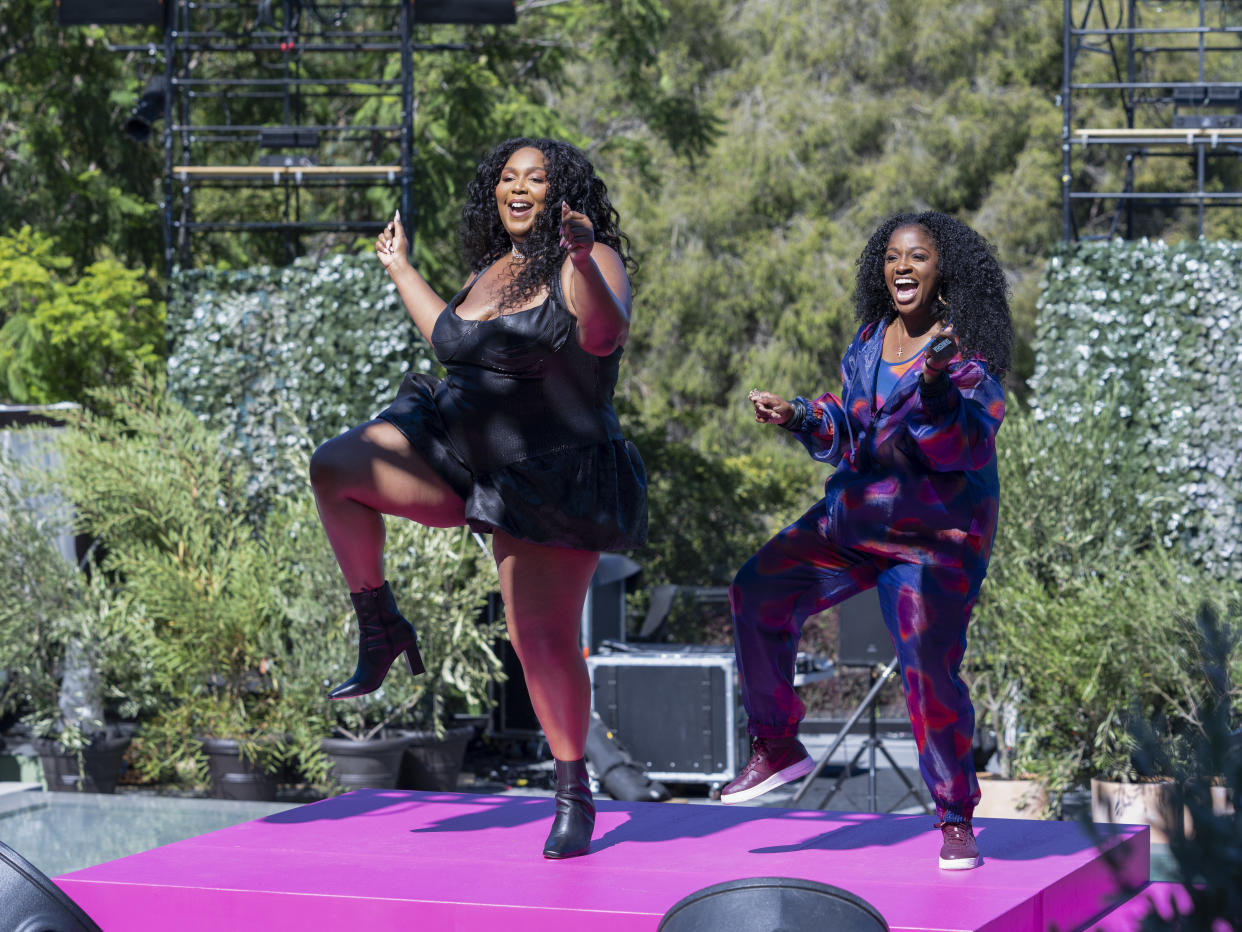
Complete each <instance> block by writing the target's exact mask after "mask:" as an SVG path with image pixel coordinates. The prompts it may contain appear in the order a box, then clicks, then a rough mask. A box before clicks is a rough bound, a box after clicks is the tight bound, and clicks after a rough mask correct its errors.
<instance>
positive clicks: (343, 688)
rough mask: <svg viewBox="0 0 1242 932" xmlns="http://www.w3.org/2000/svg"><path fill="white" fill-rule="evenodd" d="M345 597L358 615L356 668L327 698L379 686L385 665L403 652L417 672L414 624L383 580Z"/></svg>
mask: <svg viewBox="0 0 1242 932" xmlns="http://www.w3.org/2000/svg"><path fill="white" fill-rule="evenodd" d="M349 598H350V600H351V601H352V602H353V603H354V614H356V615H357V616H358V634H359V637H358V668H357V669H356V670H354V675H353V676H351V677H350V678H349V679H347V680H346V681H345V682H344V683H342V684H341V685H340V686H337V687H336V688H335V689H333V690H332V691H331V692H330V693H328V698H329V699H350V698H353V697H354V696H365V695H366V694H367V693H369V692H374V691H375V690H377V689H379V687H380V684H381V683H383V682H384V677H385V676H387V675H388V668H389V667H391V666H392V662H393V661H394V660H396V659H397V657H399V656H400V655H401V654H403V653H404V654H405V662H406V664H407V665H408V666H409V668H410V672H411V673H412V674H414V675H415V676H417V675H418V674H420V673H422V672H423V671H424V670H425V669H426V668H425V667H424V666H423V658H422V655H421V654H419V652H418V635H416V634H415V633H414V626H413V625H412V624H410V623H409V622H408V621H406V620H405V619H404V618H403V617H402V616H401V613H400V612H399V611H397V602H396V600H395V599H393V597H392V590H391V589H389V588H388V583H387V582H385V583H384V585H382V586H380V587H379V588H378V589H363V590H362V591H361V592H351V593H350V594H349Z"/></svg>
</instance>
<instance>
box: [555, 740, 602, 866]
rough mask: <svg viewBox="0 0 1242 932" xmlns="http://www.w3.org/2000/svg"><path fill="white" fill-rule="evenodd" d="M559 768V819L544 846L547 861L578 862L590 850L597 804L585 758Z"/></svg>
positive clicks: (560, 761)
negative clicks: (562, 859)
mask: <svg viewBox="0 0 1242 932" xmlns="http://www.w3.org/2000/svg"><path fill="white" fill-rule="evenodd" d="M553 763H554V764H555V765H556V818H555V819H554V820H553V822H552V831H551V832H549V833H548V840H547V842H546V843H545V844H544V846H543V856H544V857H545V858H576V857H577V856H578V855H580V854H586V853H587V852H588V851H590V850H591V832H593V831H594V830H595V800H593V799H592V798H591V785H590V782H589V781H588V779H587V769H586V758H579V759H578V760H571V761H564V760H554V761H553Z"/></svg>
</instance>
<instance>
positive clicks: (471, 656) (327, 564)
mask: <svg viewBox="0 0 1242 932" xmlns="http://www.w3.org/2000/svg"><path fill="white" fill-rule="evenodd" d="M282 506H283V510H282V512H281V514H280V516H279V517H273V519H272V520H270V521H269V525H268V533H267V535H266V539H267V542H268V552H269V553H270V554H271V555H272V557H273V559H275V560H277V561H280V562H283V563H287V564H288V565H289V566H290V567H291V568H292V572H291V574H290V576H289V577H288V578H289V579H290V580H291V581H293V582H295V583H296V584H295V585H294V586H293V587H292V588H291V589H290V590H289V591H288V592H287V593H286V596H285V606H286V610H287V611H288V613H289V614H290V616H291V621H290V624H291V628H290V630H291V631H292V632H293V636H292V637H291V639H290V658H289V666H290V678H291V680H292V681H295V682H296V684H297V685H296V691H297V693H298V702H299V703H300V704H301V707H302V708H303V710H304V715H305V717H306V718H307V720H313V721H316V722H320V723H323V726H324V730H325V733H324V735H323V737H322V740H321V745H320V746H321V748H322V749H323V751H324V753H325V754H326V755H327V757H328V758H329V760H330V761H331V775H332V778H333V780H334V781H335V783H336V784H337V785H340V786H343V787H345V788H347V789H352V788H356V787H360V786H371V787H375V786H394V785H397V783H398V781H399V778H401V775H402V774H404V775H405V776H404V779H403V780H402V781H401V782H402V785H404V786H406V787H407V788H411V789H452V788H453V786H454V785H455V784H456V779H457V773H458V772H459V771H460V769H461V766H462V757H463V754H464V751H465V745H466V741H467V739H468V738H469V737H470V736H471V735H472V734H473V726H470V725H464V726H463V725H457V724H456V716H457V715H458V714H464V713H479V712H485V711H487V710H488V709H489V708H490V702H491V700H490V697H489V686H491V685H492V684H493V683H494V682H495V681H496V680H497V679H499V678H501V676H502V672H501V661H500V659H499V658H498V657H497V655H496V653H495V650H494V646H495V644H496V641H497V639H498V638H499V637H501V636H503V633H504V632H503V626H502V625H500V624H499V623H495V622H489V621H488V620H487V619H486V618H485V617H484V613H483V609H484V606H485V605H486V600H487V594H488V592H490V591H493V590H495V588H496V571H495V566H494V564H493V563H492V561H491V558H490V556H489V555H488V554H487V552H486V550H485V548H484V547H482V546H480V544H481V539H480V538H478V537H476V536H475V535H472V534H471V533H470V532H469V531H468V530H467V529H466V528H428V527H424V526H422V525H420V524H416V523H414V522H411V521H404V520H400V519H388V538H387V544H386V548H385V566H386V571H387V574H388V580H389V583H390V584H391V586H392V588H393V590H394V591H395V592H396V593H398V598H399V600H400V604H401V608H402V611H403V612H404V614H405V615H406V616H407V617H408V618H410V620H411V621H412V622H413V623H414V625H415V628H416V629H417V631H418V638H419V649H420V652H421V653H422V656H423V661H424V663H425V664H426V667H427V671H426V672H425V673H423V674H421V675H419V676H417V677H411V676H410V674H409V671H407V670H406V669H405V668H404V667H403V666H402V665H401V664H400V663H397V664H394V665H393V668H392V670H391V671H390V672H389V674H388V677H387V678H386V679H385V681H384V685H383V686H382V687H381V688H380V689H378V690H376V691H375V692H374V693H371V694H370V695H367V696H363V697H360V698H357V699H346V700H339V701H333V700H329V699H328V698H327V694H328V689H329V688H330V687H331V686H333V685H335V684H337V683H341V682H343V681H344V680H346V679H348V678H349V676H350V674H352V672H353V669H354V664H355V661H356V659H357V645H358V630H357V622H356V619H355V618H354V615H353V612H352V610H351V609H350V605H349V600H348V598H347V597H346V588H345V585H344V583H343V581H342V578H341V573H340V570H339V569H338V568H337V565H336V561H335V559H334V558H333V556H332V552H331V549H330V548H329V546H328V542H327V538H326V537H325V536H324V534H323V530H322V528H321V526H320V524H319V520H318V517H317V515H316V513H315V509H314V503H313V501H312V498H311V496H310V493H309V490H307V491H306V492H305V493H304V494H302V495H300V496H290V497H288V498H287V499H286V500H285V501H284V502H283V503H282ZM428 755H430V760H431V763H430V764H428V763H426V762H423V763H420V757H421V758H424V760H425V759H427V757H428ZM420 771H421V776H420Z"/></svg>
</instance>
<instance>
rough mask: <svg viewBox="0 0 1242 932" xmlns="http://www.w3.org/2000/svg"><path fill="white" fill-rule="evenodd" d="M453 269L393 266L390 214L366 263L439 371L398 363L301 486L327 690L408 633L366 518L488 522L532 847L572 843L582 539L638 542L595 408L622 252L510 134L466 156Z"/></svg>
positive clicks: (589, 564) (599, 216)
mask: <svg viewBox="0 0 1242 932" xmlns="http://www.w3.org/2000/svg"><path fill="white" fill-rule="evenodd" d="M461 237H462V248H463V253H464V256H465V259H466V261H467V263H468V265H469V267H470V269H471V273H470V276H469V278H468V280H467V281H466V283H465V285H464V287H463V288H462V289H461V291H459V292H458V293H457V294H456V295H455V296H454V297H453V299H452V300H451V301H449V302H447V304H446V302H445V301H444V300H443V299H442V298H441V297H440V296H439V295H437V294H436V293H435V292H434V291H433V290H432V289H431V287H430V286H429V285H428V284H427V282H426V281H425V280H424V279H423V277H422V276H421V275H419V273H418V272H417V271H416V270H415V269H414V268H413V267H412V266H411V265H410V264H409V262H408V261H407V259H406V252H407V242H406V237H405V231H404V229H403V228H402V225H401V218H400V216H399V215H397V216H394V218H393V220H392V222H391V223H389V224H388V226H387V227H386V228H385V229H384V231H383V232H382V233H381V234H380V236H379V239H378V240H377V241H376V244H375V251H376V255H377V256H378V257H379V260H380V262H381V264H382V265H383V266H384V268H385V269H387V271H388V274H389V275H390V276H391V277H392V280H393V282H394V283H395V284H396V286H397V291H398V293H399V294H400V295H401V299H402V301H403V302H404V303H405V306H406V309H407V310H408V311H409V314H410V317H412V318H413V320H414V323H415V325H416V326H417V327H418V329H419V331H420V332H421V333H422V335H423V337H424V338H425V339H426V340H427V341H428V342H429V343H430V344H431V346H432V347H433V349H434V350H435V353H436V357H437V358H438V359H439V360H440V362H441V363H442V364H443V365H444V367H445V370H446V373H447V374H446V376H445V378H444V379H443V380H437V379H434V378H432V377H431V376H428V375H422V374H419V375H415V374H409V375H407V376H406V377H405V380H404V381H403V382H402V385H401V390H400V392H399V393H398V395H397V398H396V399H395V400H394V401H393V403H392V405H390V406H389V407H388V408H387V409H386V410H384V411H383V412H381V413H380V415H379V417H378V418H377V419H376V420H373V421H370V422H368V423H366V424H363V425H361V426H359V427H355V428H353V429H352V430H350V431H348V432H347V433H345V434H342V435H341V436H339V437H337V438H335V439H333V440H329V441H328V442H327V443H325V444H323V445H322V446H321V447H320V448H319V449H318V450H316V451H315V455H314V457H313V458H312V460H311V483H312V485H313V487H314V490H315V497H316V501H317V503H318V505H319V513H320V518H321V520H322V521H323V526H324V530H325V531H326V532H327V535H328V539H329V541H330V542H331V544H332V548H333V551H334V552H335V554H336V558H337V562H338V563H339V564H340V567H341V571H342V573H343V574H344V576H345V581H346V583H347V584H348V585H349V589H350V598H351V599H352V600H353V603H354V608H355V611H356V612H357V615H358V621H359V628H360V635H361V637H360V644H359V651H358V669H357V671H356V672H355V673H354V676H353V677H352V678H351V679H350V680H348V681H347V682H345V683H343V684H341V685H340V686H338V687H336V688H335V689H334V690H333V691H332V694H331V695H332V697H333V698H334V699H344V698H348V697H351V696H360V695H363V694H365V693H368V692H371V691H372V690H374V689H377V688H378V687H379V685H380V684H381V683H382V682H383V680H384V676H385V674H386V673H387V671H388V668H389V666H390V665H391V664H392V662H393V661H394V660H395V659H396V658H397V657H399V656H400V655H401V654H403V653H404V654H405V655H406V660H407V663H408V665H409V667H410V670H411V672H414V673H418V672H421V671H422V661H421V658H420V657H419V654H418V645H417V638H416V636H415V633H414V629H413V626H411V625H410V623H409V622H408V621H406V620H405V619H404V618H403V617H402V616H401V614H400V612H399V611H398V610H397V606H396V604H395V601H394V598H393V594H392V592H391V590H390V589H389V587H388V583H387V582H386V581H385V578H384V569H383V549H384V521H383V517H382V515H396V516H399V517H403V518H409V519H410V520H412V521H418V522H420V523H422V524H425V525H428V526H432V527H454V526H459V525H462V524H469V525H470V526H471V527H472V528H473V529H475V530H477V531H483V532H490V533H491V535H492V551H493V556H494V557H495V560H496V567H497V569H498V571H499V575H500V589H501V595H502V597H503V598H504V603H505V619H506V622H507V625H508V630H509V637H510V640H511V641H512V643H513V646H514V649H515V651H516V653H517V656H518V658H519V660H520V661H521V663H522V670H523V672H524V674H525V678H526V685H527V689H528V691H529V693H530V698H531V703H532V705H533V706H534V709H535V714H536V715H537V716H538V717H539V723H540V725H541V726H542V727H543V731H544V734H545V735H546V737H547V741H548V746H549V748H550V749H551V752H552V756H553V757H554V759H555V768H556V818H555V820H554V822H553V825H552V831H551V833H550V834H549V836H548V840H547V844H546V845H545V847H544V852H543V853H544V855H545V856H546V857H549V858H567V857H574V856H575V855H580V854H586V853H587V851H588V850H589V849H590V843H591V832H592V829H593V828H594V823H595V806H594V802H593V800H592V798H591V792H590V789H589V786H588V781H587V772H586V765H585V761H584V759H583V751H584V747H585V743H586V734H587V725H588V721H589V715H590V701H591V700H590V680H589V678H588V676H587V670H586V663H585V661H584V660H583V656H582V652H581V649H580V647H579V643H578V639H579V634H578V626H579V620H580V618H581V614H582V605H583V601H584V599H585V597H586V592H587V588H588V586H589V584H590V581H591V577H592V575H593V574H594V571H595V566H596V563H597V562H598V559H599V552H600V551H601V550H618V549H626V548H632V547H638V546H641V545H642V544H643V542H644V541H645V539H646V534H647V498H646V475H645V473H644V471H643V464H642V460H641V459H640V458H639V456H638V451H637V450H635V448H634V446H633V445H632V444H630V443H629V442H628V441H626V440H625V439H624V437H623V436H622V435H621V431H620V428H619V426H618V423H617V416H616V413H615V412H614V411H613V407H612V393H613V387H614V385H615V384H616V378H617V364H618V362H619V360H620V358H621V353H622V347H623V345H624V344H625V339H626V335H627V332H628V330H629V322H630V308H631V296H630V285H629V278H628V274H627V268H626V266H627V264H631V261H632V260H630V258H629V255H628V252H627V249H626V246H627V243H628V241H627V240H626V239H625V237H624V236H623V234H622V233H621V231H620V229H619V227H618V217H617V212H616V210H615V209H614V208H613V206H612V204H611V203H610V201H609V200H608V194H607V189H606V188H605V186H604V183H603V182H602V181H601V180H600V179H599V178H598V177H597V176H596V174H595V172H594V169H593V168H592V166H591V163H590V162H589V161H588V160H587V159H586V157H585V156H584V155H583V154H582V153H581V152H579V151H578V150H577V149H575V148H574V147H573V146H570V145H567V144H565V143H562V142H557V141H555V140H550V139H510V140H507V141H505V142H503V143H501V144H500V145H499V146H497V147H496V148H495V149H493V150H492V152H491V153H490V154H489V155H488V156H487V157H486V158H485V159H484V160H483V162H482V163H481V164H480V165H479V167H478V171H477V174H476V176H475V179H474V180H473V181H472V182H471V184H470V187H469V189H468V191H467V203H466V206H465V208H464V209H463V211H462V223H461Z"/></svg>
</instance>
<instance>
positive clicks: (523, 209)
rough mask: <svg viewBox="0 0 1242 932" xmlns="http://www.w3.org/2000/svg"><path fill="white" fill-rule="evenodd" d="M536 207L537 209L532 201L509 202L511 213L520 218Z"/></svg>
mask: <svg viewBox="0 0 1242 932" xmlns="http://www.w3.org/2000/svg"><path fill="white" fill-rule="evenodd" d="M534 209H535V205H534V204H532V203H531V202H530V201H510V202H509V213H510V214H511V215H512V216H514V217H518V218H521V217H525V216H527V215H528V214H529V213H530V212H531V211H532V210H534Z"/></svg>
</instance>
